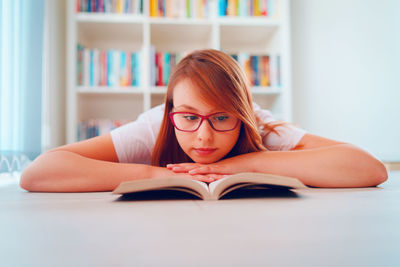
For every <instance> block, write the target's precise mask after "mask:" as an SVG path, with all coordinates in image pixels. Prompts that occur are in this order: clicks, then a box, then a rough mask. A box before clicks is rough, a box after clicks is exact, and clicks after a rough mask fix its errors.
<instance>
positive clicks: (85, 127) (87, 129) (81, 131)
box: [77, 119, 129, 141]
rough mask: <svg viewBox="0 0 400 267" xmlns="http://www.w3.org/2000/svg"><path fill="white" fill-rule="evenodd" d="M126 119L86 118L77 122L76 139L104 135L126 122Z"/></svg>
mask: <svg viewBox="0 0 400 267" xmlns="http://www.w3.org/2000/svg"><path fill="white" fill-rule="evenodd" d="M128 122H129V121H128V120H125V119H122V120H110V119H88V120H82V121H80V122H79V123H78V127H77V137H78V141H82V140H85V139H88V138H92V137H96V136H99V135H104V134H107V133H109V132H111V131H112V130H113V129H116V128H118V127H120V126H122V125H124V124H126V123H128Z"/></svg>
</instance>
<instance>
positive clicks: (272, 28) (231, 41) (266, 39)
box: [220, 23, 281, 54]
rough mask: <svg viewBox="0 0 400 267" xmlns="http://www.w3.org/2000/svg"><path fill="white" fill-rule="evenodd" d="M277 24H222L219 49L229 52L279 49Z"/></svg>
mask: <svg viewBox="0 0 400 267" xmlns="http://www.w3.org/2000/svg"><path fill="white" fill-rule="evenodd" d="M278 29H279V24H275V23H267V24H265V25H264V24H254V25H250V24H247V25H246V24H224V25H221V27H220V33H221V37H220V39H221V49H222V50H223V51H226V52H229V53H238V52H250V53H252V54H255V53H266V52H270V51H276V50H279V46H280V44H281V39H280V35H279V33H278V32H279V31H278Z"/></svg>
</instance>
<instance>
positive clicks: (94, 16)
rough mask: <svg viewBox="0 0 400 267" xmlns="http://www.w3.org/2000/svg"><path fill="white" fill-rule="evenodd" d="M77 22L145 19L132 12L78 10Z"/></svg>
mask: <svg viewBox="0 0 400 267" xmlns="http://www.w3.org/2000/svg"><path fill="white" fill-rule="evenodd" d="M75 17H76V21H77V22H98V23H131V24H138V23H143V22H144V21H145V19H146V18H145V16H143V15H133V14H114V13H96V12H79V13H76V15H75Z"/></svg>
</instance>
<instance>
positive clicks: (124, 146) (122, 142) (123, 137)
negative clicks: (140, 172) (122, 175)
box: [111, 105, 164, 164]
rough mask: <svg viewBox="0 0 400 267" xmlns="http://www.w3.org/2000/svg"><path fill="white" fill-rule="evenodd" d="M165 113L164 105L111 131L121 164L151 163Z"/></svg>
mask: <svg viewBox="0 0 400 267" xmlns="http://www.w3.org/2000/svg"><path fill="white" fill-rule="evenodd" d="M163 112H164V109H163V105H160V106H157V107H155V108H153V109H151V110H149V111H146V112H144V113H142V114H141V115H139V117H138V118H137V120H135V121H132V122H129V123H127V124H125V125H123V126H121V127H119V128H116V129H114V130H112V131H111V138H112V141H113V143H114V147H115V151H116V153H117V156H118V160H119V162H120V163H142V164H150V163H151V154H152V151H153V147H154V144H155V140H156V137H157V134H158V131H159V130H160V126H161V121H162V117H163Z"/></svg>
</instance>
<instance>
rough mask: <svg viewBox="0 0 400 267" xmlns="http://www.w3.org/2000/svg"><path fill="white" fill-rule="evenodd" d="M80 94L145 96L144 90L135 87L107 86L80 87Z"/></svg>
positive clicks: (78, 90) (78, 91)
mask: <svg viewBox="0 0 400 267" xmlns="http://www.w3.org/2000/svg"><path fill="white" fill-rule="evenodd" d="M77 93H79V94H143V89H142V88H140V87H133V86H126V87H125V86H121V87H107V86H94V87H86V86H78V87H77Z"/></svg>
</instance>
